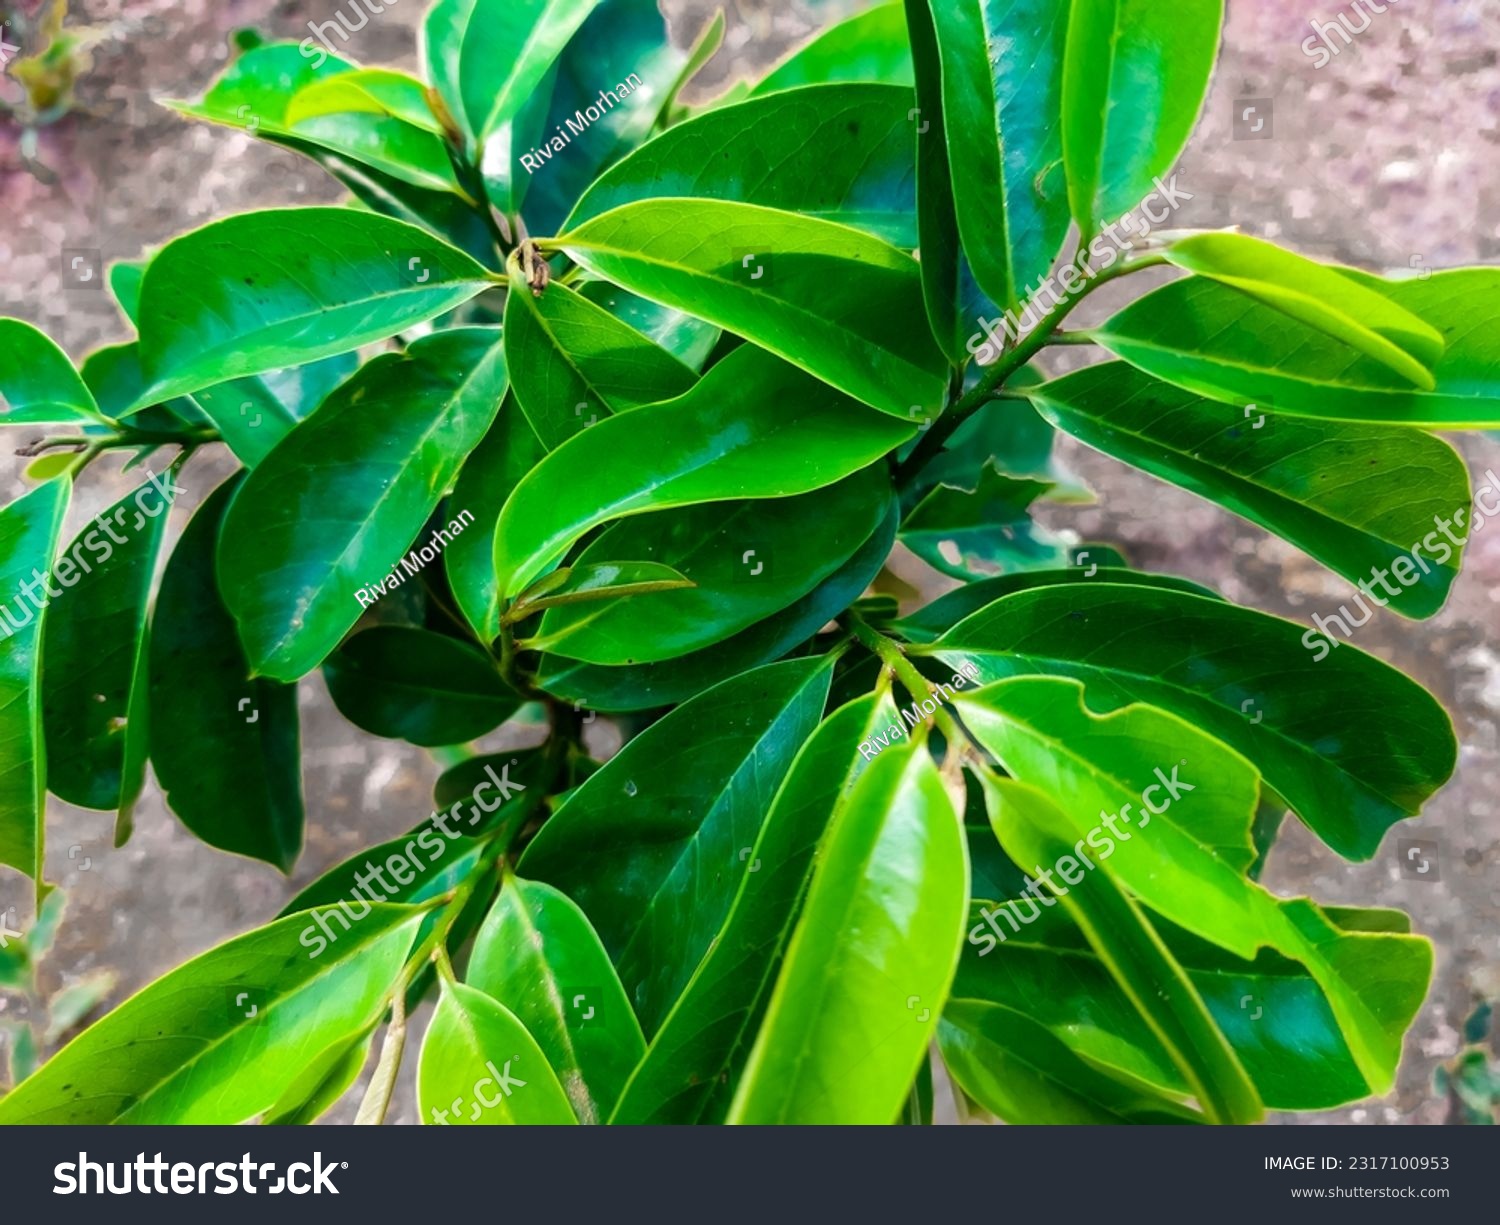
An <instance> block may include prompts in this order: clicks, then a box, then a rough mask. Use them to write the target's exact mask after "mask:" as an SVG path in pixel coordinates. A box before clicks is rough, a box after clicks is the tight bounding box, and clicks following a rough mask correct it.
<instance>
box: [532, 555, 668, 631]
mask: <svg viewBox="0 0 1500 1225" xmlns="http://www.w3.org/2000/svg"><path fill="white" fill-rule="evenodd" d="M693 585H694V584H693V580H692V579H690V578H687V577H686V576H685V575H683V574H681V573H679V572H678V571H676V570H674V569H672V567H671V566H663V565H661V564H660V563H659V562H654V561H598V562H584V561H579V562H577V563H575V564H574V565H572V566H568V567H565V568H564V569H561V570H554V571H553V572H552V573H551V574H549V575H548V576H547V577H546V578H545V579H542V580H540V582H538V583H534V584H532V586H531V587H529V588H527V590H526V591H523V592H522V593H521V595H520V596H519V598H517V600H516V602H515V604H514V605H513V606H512V608H511V610H510V614H509V616H510V618H511V619H512V620H515V621H524V620H525V619H526V618H527V617H531V616H535V615H536V614H538V613H541V612H545V611H546V610H547V609H549V608H576V607H577V606H578V605H580V604H600V603H608V604H609V605H610V606H611V608H613V607H615V606H617V605H618V604H619V603H620V602H621V601H623V600H625V599H628V598H629V597H631V596H639V595H654V594H656V593H658V592H662V591H680V590H682V589H683V588H685V587H692V586H693ZM604 611H605V612H606V613H607V612H608V611H609V610H604Z"/></svg>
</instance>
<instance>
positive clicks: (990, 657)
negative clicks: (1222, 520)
mask: <svg viewBox="0 0 1500 1225" xmlns="http://www.w3.org/2000/svg"><path fill="white" fill-rule="evenodd" d="M1316 637H1317V635H1316V633H1315V632H1314V631H1308V632H1307V633H1299V627H1298V626H1296V625H1293V624H1291V623H1290V622H1286V621H1282V620H1279V619H1278V618H1275V617H1270V616H1266V615H1265V614H1263V613H1259V612H1255V611H1252V610H1250V609H1247V608H1238V607H1235V606H1234V605H1232V604H1228V603H1225V602H1223V601H1219V600H1210V599H1204V598H1203V597H1201V596H1195V595H1189V594H1186V593H1181V592H1175V591H1170V590H1167V589H1165V588H1160V587H1155V588H1147V587H1137V586H1125V585H1122V584H1116V583H1102V584H1095V583H1072V584H1068V585H1064V586H1047V587H1040V588H1036V589H1034V590H1029V591H1018V592H1016V593H1014V594H1012V595H1008V596H1006V597H1004V598H1003V599H1000V600H997V601H996V602H995V603H994V604H991V605H990V606H989V607H988V608H985V609H983V610H981V611H980V612H977V613H975V614H973V615H972V616H970V617H969V618H967V619H966V620H964V621H962V622H960V623H959V624H958V625H956V626H954V627H953V629H951V630H949V631H948V633H947V634H945V635H944V636H943V637H942V638H941V639H939V641H938V643H937V644H936V645H935V646H934V647H931V648H924V651H927V650H930V651H934V652H936V653H937V654H939V655H940V656H941V657H942V658H943V660H944V661H945V662H946V663H948V664H950V665H951V666H957V664H958V663H961V662H964V661H966V660H969V661H972V662H973V663H974V664H975V665H977V666H978V668H979V670H980V674H981V675H982V676H983V677H985V678H986V679H989V680H999V679H1001V678H1003V677H1007V676H1028V675H1030V676H1034V675H1053V676H1068V677H1075V678H1077V679H1079V680H1082V681H1086V682H1087V683H1088V689H1089V699H1090V702H1091V703H1092V705H1093V708H1094V709H1096V710H1110V709H1117V708H1119V707H1121V706H1124V705H1127V704H1129V703H1131V702H1149V703H1151V704H1152V705H1154V706H1160V707H1163V708H1165V709H1167V710H1170V711H1172V712H1173V713H1175V714H1178V715H1181V716H1182V717H1183V718H1184V719H1187V720H1188V721H1189V722H1191V723H1193V724H1194V725H1195V726H1197V727H1200V728H1202V729H1204V730H1205V731H1207V732H1209V733H1211V734H1212V735H1214V736H1216V737H1218V738H1219V739H1220V740H1222V741H1223V742H1224V743H1225V744H1227V745H1229V746H1231V747H1233V748H1235V749H1237V750H1238V751H1239V752H1240V753H1242V754H1243V755H1244V756H1246V757H1248V758H1249V759H1250V760H1251V761H1253V762H1254V763H1255V764H1256V765H1257V766H1258V767H1259V769H1260V771H1261V773H1262V774H1263V775H1264V776H1265V780H1266V782H1267V783H1268V784H1269V785H1270V786H1271V787H1272V788H1274V789H1275V790H1276V792H1277V793H1278V794H1280V795H1281V796H1282V797H1283V798H1285V799H1286V801H1287V803H1288V804H1289V805H1290V806H1291V807H1292V808H1294V809H1295V810H1296V811H1297V813H1298V815H1299V816H1301V818H1302V819H1303V821H1304V822H1306V824H1307V825H1308V826H1309V827H1310V828H1311V829H1312V830H1313V831H1314V832H1315V833H1316V834H1317V835H1318V836H1319V837H1320V838H1321V839H1322V840H1323V841H1324V842H1326V843H1327V844H1328V845H1329V846H1330V847H1332V848H1333V849H1334V850H1335V851H1337V852H1338V853H1339V854H1340V855H1343V856H1344V857H1345V858H1349V859H1356V860H1361V861H1362V860H1367V859H1369V858H1371V857H1372V856H1373V855H1374V854H1375V851H1376V849H1377V848H1378V847H1379V845H1380V841H1381V839H1382V838H1383V837H1384V835H1385V833H1386V831H1387V830H1388V829H1389V828H1390V827H1391V826H1392V825H1394V824H1395V823H1396V822H1397V821H1400V820H1402V819H1403V818H1404V817H1408V816H1412V815H1414V814H1415V813H1416V812H1417V811H1418V810H1419V809H1420V808H1421V806H1422V804H1423V803H1424V802H1425V801H1426V799H1427V798H1428V797H1429V796H1431V795H1432V794H1433V792H1435V791H1436V790H1437V789H1438V788H1439V787H1440V786H1441V785H1442V784H1443V783H1444V782H1445V781H1446V780H1447V778H1448V776H1449V775H1450V774H1451V773H1452V771H1453V767H1454V763H1455V760H1456V757H1457V745H1456V742H1455V740H1454V736H1453V727H1452V724H1451V723H1450V722H1449V720H1448V716H1447V715H1446V714H1445V713H1444V712H1443V709H1442V707H1440V706H1439V705H1438V704H1437V702H1435V701H1434V700H1433V699H1432V698H1431V697H1430V696H1429V695H1428V694H1427V693H1426V691H1425V690H1423V689H1422V688H1420V687H1419V686H1418V685H1416V684H1415V683H1413V682H1412V681H1410V680H1408V679H1407V678H1406V677H1405V676H1403V675H1402V674H1401V673H1399V672H1397V671H1396V670H1395V669H1393V668H1391V667H1389V666H1388V665H1386V664H1383V663H1381V662H1380V661H1379V660H1377V659H1374V658H1372V657H1371V656H1369V655H1366V654H1364V653H1363V652H1361V651H1359V650H1357V649H1355V648H1354V647H1348V649H1345V650H1338V651H1333V652H1331V653H1328V657H1327V658H1321V659H1320V661H1315V657H1313V656H1312V655H1310V654H1308V652H1310V651H1311V650H1312V648H1311V647H1310V646H1309V645H1308V641H1309V639H1315V638H1316ZM1313 645H1317V644H1316V643H1314V644H1313ZM1393 710H1399V711H1400V712H1401V718H1400V719H1399V720H1393V719H1390V718H1388V717H1386V716H1385V715H1383V714H1381V713H1380V712H1389V711H1393Z"/></svg>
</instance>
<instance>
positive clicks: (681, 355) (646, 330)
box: [578, 281, 722, 370]
mask: <svg viewBox="0 0 1500 1225" xmlns="http://www.w3.org/2000/svg"><path fill="white" fill-rule="evenodd" d="M578 292H579V293H581V294H582V295H583V296H584V297H585V298H587V299H588V300H589V301H590V302H593V303H595V304H596V305H598V306H602V307H603V308H604V309H605V310H607V311H608V312H609V313H610V314H611V315H613V316H614V317H615V318H616V319H618V320H619V321H620V322H621V323H626V324H629V325H630V326H631V327H633V328H634V329H635V330H636V331H637V332H639V333H641V335H643V336H645V337H646V339H648V340H651V341H654V342H655V343H656V344H659V345H660V346H661V347H662V348H663V349H665V350H666V351H667V352H668V353H670V354H672V356H674V357H676V358H677V359H678V360H680V361H681V362H682V363H683V364H684V365H686V366H687V367H688V368H689V369H692V370H702V369H703V365H704V363H705V362H707V361H708V357H709V354H711V353H712V352H713V351H714V346H715V345H717V344H718V343H719V337H720V336H721V335H722V333H721V332H720V331H719V329H718V328H716V327H715V326H714V325H713V324H711V323H705V322H704V321H703V320H702V319H697V318H694V317H693V316H692V315H689V314H687V313H686V312H684V311H679V310H673V309H672V308H671V307H667V306H658V305H657V304H656V303H655V302H648V301H647V300H646V299H645V298H641V297H637V296H636V295H635V294H633V293H631V292H630V291H629V290H626V289H621V288H620V287H619V286H618V285H611V284H610V283H609V282H608V281H586V282H584V284H583V287H582V288H581V289H580V290H579V291H578Z"/></svg>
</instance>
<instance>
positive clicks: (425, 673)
mask: <svg viewBox="0 0 1500 1225" xmlns="http://www.w3.org/2000/svg"><path fill="white" fill-rule="evenodd" d="M323 676H324V679H326V680H327V682H328V693H329V696H330V697H332V698H333V704H334V705H335V706H337V707H338V709H339V713H340V714H342V715H343V716H344V718H346V719H348V720H349V722H351V723H353V724H354V725H355V726H356V727H358V728H361V729H362V730H364V731H367V732H369V733H371V734H372V735H375V736H386V737H389V738H390V739H393V740H409V741H410V742H411V743H412V744H420V745H424V746H436V745H444V744H463V743H464V742H466V741H469V740H477V739H478V738H479V737H480V736H483V735H484V734H485V733H486V732H489V731H492V730H494V729H495V728H496V727H499V726H500V724H502V723H504V722H505V720H506V719H508V718H509V717H510V716H511V715H512V714H514V713H515V711H516V708H517V707H518V706H519V705H520V704H521V699H520V696H519V695H518V694H516V693H514V692H512V691H511V690H510V688H509V687H508V686H507V685H506V684H505V682H504V681H502V680H501V679H500V673H499V671H498V669H497V667H496V665H495V662H494V660H492V659H491V658H490V657H489V656H488V655H486V654H485V653H484V652H483V651H481V650H479V649H478V648H477V647H474V646H472V645H470V644H468V643H465V642H460V641H459V640H458V639H456V638H447V637H444V636H443V635H442V634H434V633H433V632H432V631H430V630H423V629H412V628H407V627H404V626H396V625H377V626H374V627H373V628H371V629H367V630H364V631H362V632H361V633H358V634H355V635H354V636H353V637H352V638H350V639H349V641H348V642H346V643H345V644H344V645H343V646H342V647H340V648H339V649H338V650H337V651H335V652H334V653H333V654H332V655H330V656H329V657H328V661H327V662H326V663H325V664H324V665H323Z"/></svg>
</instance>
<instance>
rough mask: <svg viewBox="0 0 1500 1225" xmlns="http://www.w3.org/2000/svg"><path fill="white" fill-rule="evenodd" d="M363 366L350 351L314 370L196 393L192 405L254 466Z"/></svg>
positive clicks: (302, 368) (285, 372) (240, 381)
mask: <svg viewBox="0 0 1500 1225" xmlns="http://www.w3.org/2000/svg"><path fill="white" fill-rule="evenodd" d="M358 364H359V363H358V360H357V358H356V357H355V355H354V354H352V353H345V354H341V355H339V356H338V357H329V358H325V359H324V360H323V361H320V362H314V363H313V364H312V365H309V366H300V367H296V368H293V369H290V370H273V371H269V372H267V373H266V374H257V375H252V376H250V377H249V378H244V379H234V380H232V381H231V382H228V383H220V384H219V385H218V386H216V387H205V388H204V389H203V390H202V391H196V392H194V393H193V396H192V402H193V403H194V404H196V405H198V406H199V407H200V408H201V409H202V410H203V413H204V415H205V416H207V417H208V418H209V420H211V421H212V422H213V424H214V428H215V429H217V430H218V431H219V435H220V436H221V437H222V438H223V439H224V441H225V442H226V443H227V444H228V446H229V449H230V450H231V451H233V452H234V454H235V456H236V458H238V459H239V461H240V462H241V463H242V464H244V465H245V467H247V468H253V467H255V465H256V464H258V463H260V461H261V460H263V459H265V457H266V456H267V455H269V454H270V453H271V452H272V451H273V450H274V449H275V447H276V444H277V443H279V442H280V441H281V440H282V439H283V438H285V437H286V436H287V435H288V434H289V433H291V431H292V428H293V427H294V426H295V425H296V424H297V422H299V421H303V420H305V419H306V418H307V417H308V416H309V415H311V413H312V411H313V409H315V408H317V407H318V405H319V404H321V403H322V402H323V399H324V397H326V396H327V395H328V394H329V393H330V392H331V391H332V390H333V389H334V388H335V387H336V386H338V384H339V383H341V382H343V381H344V379H345V378H347V377H348V376H349V375H351V374H353V373H354V370H355V367H356V366H357V365H358Z"/></svg>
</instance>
